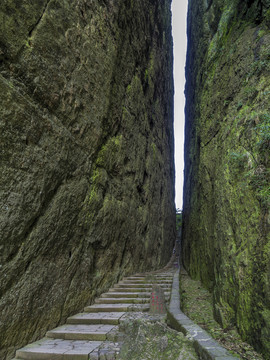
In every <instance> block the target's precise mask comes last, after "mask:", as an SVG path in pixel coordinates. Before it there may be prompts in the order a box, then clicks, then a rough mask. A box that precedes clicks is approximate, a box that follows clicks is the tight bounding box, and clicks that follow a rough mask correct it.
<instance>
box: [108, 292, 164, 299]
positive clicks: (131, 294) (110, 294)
mask: <svg viewBox="0 0 270 360" xmlns="http://www.w3.org/2000/svg"><path fill="white" fill-rule="evenodd" d="M164 293H165V295H170V292H168V291H164ZM151 294H152V292H151V291H148V292H144V291H139V292H122V291H121V292H120V291H119V292H118V291H115V292H108V293H104V294H102V298H107V297H113V298H118V297H119V298H120V297H121V296H123V297H139V298H140V297H149V296H151ZM127 295H128V296H127Z"/></svg>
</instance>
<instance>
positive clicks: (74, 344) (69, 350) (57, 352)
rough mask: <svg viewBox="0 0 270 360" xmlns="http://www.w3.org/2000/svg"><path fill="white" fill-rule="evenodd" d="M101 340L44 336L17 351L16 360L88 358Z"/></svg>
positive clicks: (86, 359)
mask: <svg viewBox="0 0 270 360" xmlns="http://www.w3.org/2000/svg"><path fill="white" fill-rule="evenodd" d="M101 344H102V342H101V341H73V340H71V341H70V340H62V339H48V338H43V339H41V340H39V341H36V342H34V343H32V344H30V345H27V346H25V347H24V348H22V349H20V350H17V351H16V360H18V359H22V360H52V359H55V360H58V359H59V360H60V359H61V360H62V359H70V360H88V359H89V355H90V354H91V353H92V352H93V351H95V350H96V349H98V348H99V347H100V346H101Z"/></svg>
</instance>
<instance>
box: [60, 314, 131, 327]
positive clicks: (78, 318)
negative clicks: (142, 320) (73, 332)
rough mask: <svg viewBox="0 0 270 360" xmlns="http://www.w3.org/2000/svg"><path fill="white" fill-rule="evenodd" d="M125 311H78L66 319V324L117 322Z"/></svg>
mask: <svg viewBox="0 0 270 360" xmlns="http://www.w3.org/2000/svg"><path fill="white" fill-rule="evenodd" d="M124 314H125V312H98V313H89V312H88V313H79V314H76V315H74V316H71V317H69V318H68V319H67V323H68V324H91V323H92V324H111V325H114V324H118V323H119V319H120V318H121V317H122V316H123V315H124Z"/></svg>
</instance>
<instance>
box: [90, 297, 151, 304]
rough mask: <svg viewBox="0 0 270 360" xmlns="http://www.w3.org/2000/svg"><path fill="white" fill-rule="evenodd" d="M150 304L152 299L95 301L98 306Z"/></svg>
mask: <svg viewBox="0 0 270 360" xmlns="http://www.w3.org/2000/svg"><path fill="white" fill-rule="evenodd" d="M148 302H150V297H147V298H142V297H140V298H138V297H135V298H128V297H125V298H113V297H111V298H98V299H96V300H95V303H96V304H125V303H126V304H145V303H148Z"/></svg>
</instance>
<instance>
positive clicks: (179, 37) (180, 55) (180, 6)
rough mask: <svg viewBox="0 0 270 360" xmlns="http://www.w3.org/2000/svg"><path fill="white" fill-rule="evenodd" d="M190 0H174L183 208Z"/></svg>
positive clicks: (177, 155) (179, 205)
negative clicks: (185, 92) (187, 35)
mask: <svg viewBox="0 0 270 360" xmlns="http://www.w3.org/2000/svg"><path fill="white" fill-rule="evenodd" d="M187 2H188V0H173V1H172V18H173V19H172V20H173V39H174V91H175V95H174V133H175V170H176V182H175V186H176V196H175V204H176V208H179V209H182V201H183V177H184V174H183V171H184V122H185V117H184V107H185V96H184V86H185V62H186V42H187V41H186V38H187V37H186V17H187Z"/></svg>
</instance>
